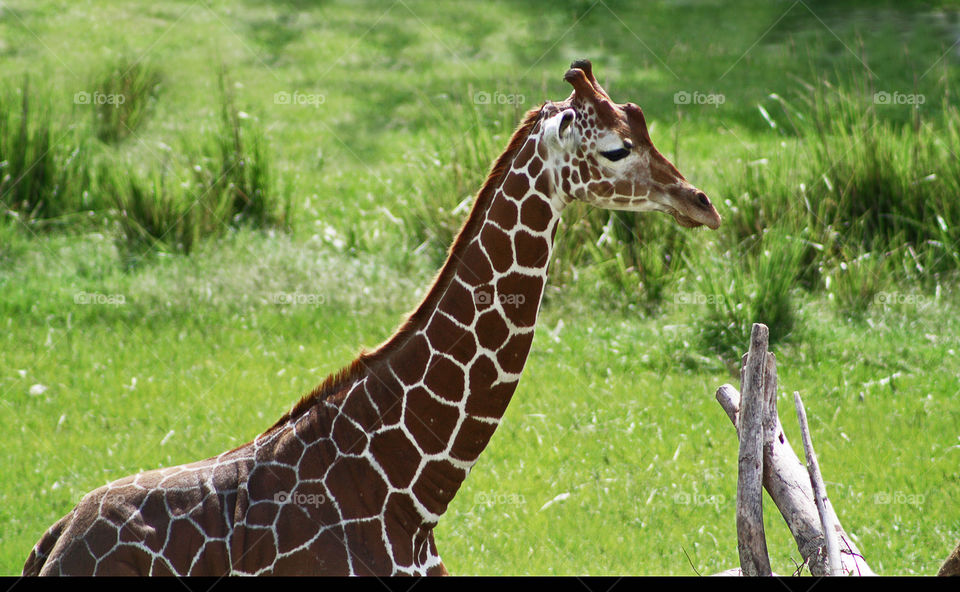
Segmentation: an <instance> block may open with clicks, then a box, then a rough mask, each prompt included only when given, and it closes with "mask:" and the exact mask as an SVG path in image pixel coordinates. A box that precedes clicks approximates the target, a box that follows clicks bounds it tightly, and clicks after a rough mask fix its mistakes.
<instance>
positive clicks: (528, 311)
mask: <svg viewBox="0 0 960 592" xmlns="http://www.w3.org/2000/svg"><path fill="white" fill-rule="evenodd" d="M543 230H545V228H544V229H543ZM542 291H543V278H540V277H534V276H528V275H523V274H520V273H511V274H509V275H505V276H504V277H502V278H501V279H500V281H499V282H497V293H498V294H499V295H500V299H501V301H502V302H503V303H504V304H503V312H504V313H505V314H506V316H507V318H508V319H510V321H511V322H512V323H513V324H514V325H516V326H518V327H531V326H533V324H534V323H535V322H536V320H537V308H538V307H539V304H540V295H541V293H542Z"/></svg>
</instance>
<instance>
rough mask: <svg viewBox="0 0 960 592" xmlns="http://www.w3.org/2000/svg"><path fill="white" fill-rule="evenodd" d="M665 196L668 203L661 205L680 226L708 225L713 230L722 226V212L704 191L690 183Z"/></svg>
mask: <svg viewBox="0 0 960 592" xmlns="http://www.w3.org/2000/svg"><path fill="white" fill-rule="evenodd" d="M665 196H666V200H664V201H665V202H666V203H661V205H663V206H664V207H665V208H666V209H667V212H668V213H669V214H670V215H671V216H673V217H674V219H675V220H676V221H677V224H679V225H680V226H683V227H684V228H696V227H698V226H706V227H707V228H710V229H711V230H716V229H717V228H720V221H721V219H720V214H719V213H717V209H716V208H715V207H713V203H711V202H710V198H708V197H707V194H706V193H704V192H703V191H700V190H699V189H697V188H696V187H693V186H692V185H688V186H684V187H681V188H679V189H673V190H670V191H668V192H667V193H666V194H665Z"/></svg>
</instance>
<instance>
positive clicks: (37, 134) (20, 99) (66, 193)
mask: <svg viewBox="0 0 960 592" xmlns="http://www.w3.org/2000/svg"><path fill="white" fill-rule="evenodd" d="M40 96H43V94H42V93H41V94H40ZM76 141H77V140H76V138H75V136H74V134H73V132H72V131H71V130H69V129H67V128H65V127H64V126H62V125H58V124H57V122H56V121H55V118H54V115H53V114H52V109H51V107H50V105H47V104H44V103H43V102H42V101H41V100H39V99H37V98H36V97H35V96H34V94H33V93H32V91H31V88H30V82H29V80H27V79H25V80H24V82H23V85H22V86H21V87H20V88H18V89H14V90H13V91H6V92H3V93H0V207H3V208H4V209H5V210H8V211H10V212H12V213H13V214H14V215H16V216H17V217H18V218H20V219H21V220H22V221H24V222H32V221H36V220H40V219H48V218H54V217H57V216H61V215H64V214H70V213H74V212H77V211H80V210H83V209H85V208H89V207H92V206H93V205H94V203H95V198H93V197H91V195H90V194H89V193H84V191H83V190H84V189H85V187H82V185H81V184H78V182H80V183H82V182H84V181H86V180H88V179H89V177H88V174H87V172H86V171H85V170H84V162H85V156H86V147H79V146H77V145H76V144H75V142H76Z"/></svg>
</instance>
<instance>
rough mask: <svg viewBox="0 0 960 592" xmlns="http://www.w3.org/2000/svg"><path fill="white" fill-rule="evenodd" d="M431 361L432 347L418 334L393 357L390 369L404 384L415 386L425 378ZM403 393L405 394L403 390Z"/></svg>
mask: <svg viewBox="0 0 960 592" xmlns="http://www.w3.org/2000/svg"><path fill="white" fill-rule="evenodd" d="M429 360H430V345H429V344H428V343H427V338H426V337H424V336H423V335H422V334H419V333H418V334H416V335H414V336H413V337H411V338H410V339H409V340H408V341H407V343H406V344H404V346H403V348H402V349H400V351H398V352H397V353H395V354H394V355H393V358H392V360H391V363H390V367H391V368H393V371H394V372H396V373H397V378H399V379H400V380H402V381H403V383H404V384H414V383H416V382H418V381H419V380H420V379H421V378H422V377H423V373H424V371H425V370H426V369H427V361H429ZM401 392H403V391H402V389H401Z"/></svg>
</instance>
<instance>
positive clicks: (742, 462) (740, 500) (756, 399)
mask: <svg viewBox="0 0 960 592" xmlns="http://www.w3.org/2000/svg"><path fill="white" fill-rule="evenodd" d="M768 338H769V331H768V329H767V327H766V326H765V325H761V324H760V323H755V324H754V325H753V329H752V330H751V332H750V351H749V352H748V353H747V361H746V364H745V368H744V373H743V384H742V386H743V400H742V404H741V410H740V418H739V422H740V429H739V430H738V432H739V436H740V446H739V454H738V462H737V469H738V470H737V551H738V552H739V554H740V568H741V569H742V570H743V573H744V575H748V576H768V575H770V574H771V569H770V557H769V555H768V553H767V539H766V536H765V535H764V532H763V407H764V405H763V380H764V375H765V374H766V361H767V343H768Z"/></svg>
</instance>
